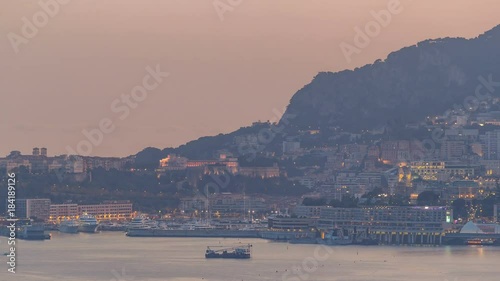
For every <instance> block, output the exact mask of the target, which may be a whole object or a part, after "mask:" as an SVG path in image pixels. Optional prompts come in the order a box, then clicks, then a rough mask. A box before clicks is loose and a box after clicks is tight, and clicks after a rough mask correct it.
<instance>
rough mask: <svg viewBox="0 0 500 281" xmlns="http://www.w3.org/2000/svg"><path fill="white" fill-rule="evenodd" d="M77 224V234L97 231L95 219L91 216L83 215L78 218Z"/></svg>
mask: <svg viewBox="0 0 500 281" xmlns="http://www.w3.org/2000/svg"><path fill="white" fill-rule="evenodd" d="M78 222H79V226H78V231H79V232H87V233H95V232H96V231H97V226H98V223H97V219H96V218H95V217H94V216H92V215H89V214H87V213H83V214H82V215H81V216H80V219H79V220H78Z"/></svg>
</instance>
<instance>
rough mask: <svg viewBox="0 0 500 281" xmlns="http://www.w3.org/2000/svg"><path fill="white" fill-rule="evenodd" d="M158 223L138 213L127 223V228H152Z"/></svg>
mask: <svg viewBox="0 0 500 281" xmlns="http://www.w3.org/2000/svg"><path fill="white" fill-rule="evenodd" d="M157 227H158V223H157V222H156V221H154V220H151V219H150V218H148V217H146V216H144V215H140V216H137V217H135V218H134V219H133V220H132V221H131V222H130V223H129V224H128V225H127V230H135V229H152V228H157Z"/></svg>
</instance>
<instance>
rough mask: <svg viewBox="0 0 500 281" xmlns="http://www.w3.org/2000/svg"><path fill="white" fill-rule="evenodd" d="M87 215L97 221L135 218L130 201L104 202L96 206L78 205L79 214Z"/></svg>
mask: <svg viewBox="0 0 500 281" xmlns="http://www.w3.org/2000/svg"><path fill="white" fill-rule="evenodd" d="M83 213H87V214H89V215H93V216H94V217H96V219H129V218H132V217H133V211H132V203H131V202H130V201H104V202H103V203H101V204H96V205H78V214H79V215H81V214H83Z"/></svg>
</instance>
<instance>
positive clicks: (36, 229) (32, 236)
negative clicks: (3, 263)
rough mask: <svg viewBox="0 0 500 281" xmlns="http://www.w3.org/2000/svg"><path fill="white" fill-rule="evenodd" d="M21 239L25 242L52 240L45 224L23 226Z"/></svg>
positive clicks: (20, 234) (19, 233)
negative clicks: (46, 231)
mask: <svg viewBox="0 0 500 281" xmlns="http://www.w3.org/2000/svg"><path fill="white" fill-rule="evenodd" d="M18 235H19V238H20V239H25V240H45V239H50V234H46V233H45V227H44V225H43V224H33V225H31V224H30V225H23V226H21V227H20V229H19V232H18Z"/></svg>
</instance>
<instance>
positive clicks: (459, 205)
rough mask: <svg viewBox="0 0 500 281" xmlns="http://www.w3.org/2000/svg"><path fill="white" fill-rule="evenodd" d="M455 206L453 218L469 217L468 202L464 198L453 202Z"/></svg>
mask: <svg viewBox="0 0 500 281" xmlns="http://www.w3.org/2000/svg"><path fill="white" fill-rule="evenodd" d="M451 207H452V208H453V219H455V220H457V219H460V218H461V219H466V218H467V204H466V202H465V200H464V199H462V198H459V199H456V200H454V201H453V202H452V203H451Z"/></svg>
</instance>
